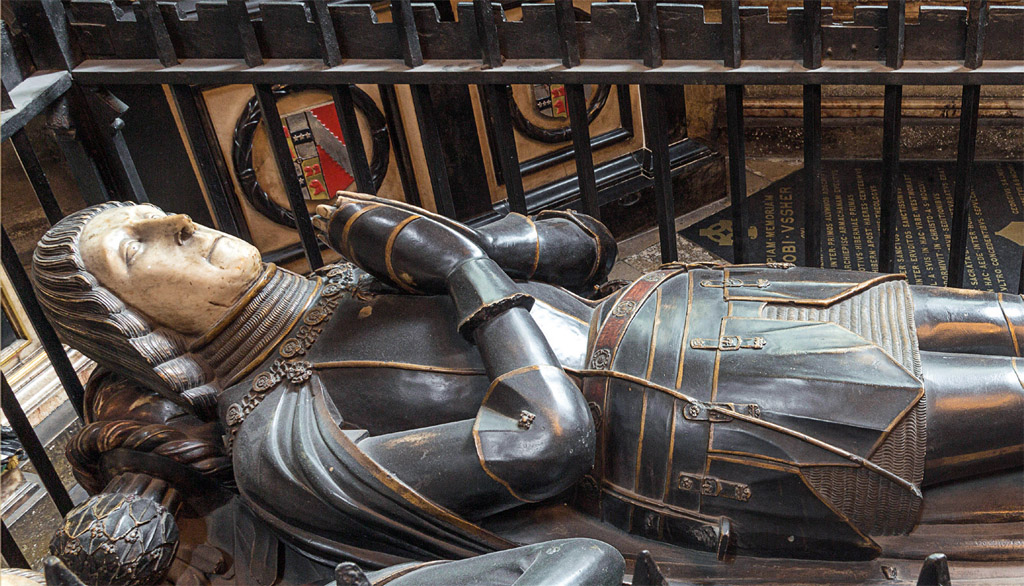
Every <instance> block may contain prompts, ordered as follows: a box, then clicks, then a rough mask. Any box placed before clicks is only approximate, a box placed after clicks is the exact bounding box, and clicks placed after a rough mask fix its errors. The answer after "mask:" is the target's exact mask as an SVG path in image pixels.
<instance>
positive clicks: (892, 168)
mask: <svg viewBox="0 0 1024 586" xmlns="http://www.w3.org/2000/svg"><path fill="white" fill-rule="evenodd" d="M902 105H903V86H901V85H887V86H885V106H884V114H883V118H882V193H881V207H880V209H879V217H878V229H879V236H878V270H879V271H881V272H883V273H892V272H895V271H896V229H897V226H898V225H899V184H900V130H901V128H902V126H903V115H902V111H901V110H902Z"/></svg>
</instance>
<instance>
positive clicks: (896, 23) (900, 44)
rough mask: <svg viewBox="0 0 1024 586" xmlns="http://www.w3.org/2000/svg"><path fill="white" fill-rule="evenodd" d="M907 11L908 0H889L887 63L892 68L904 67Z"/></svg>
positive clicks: (886, 44) (887, 12)
mask: <svg viewBox="0 0 1024 586" xmlns="http://www.w3.org/2000/svg"><path fill="white" fill-rule="evenodd" d="M906 13H907V2H906V0H889V7H888V10H887V11H886V20H887V27H888V30H887V31H886V43H885V65H886V67H890V68H892V69H899V68H900V67H903V54H904V46H905V44H906V24H907V16H906Z"/></svg>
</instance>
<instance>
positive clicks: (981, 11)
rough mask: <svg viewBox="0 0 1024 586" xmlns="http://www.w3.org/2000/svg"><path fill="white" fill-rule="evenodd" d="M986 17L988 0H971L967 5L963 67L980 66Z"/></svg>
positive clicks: (983, 47) (975, 67) (972, 67)
mask: <svg viewBox="0 0 1024 586" xmlns="http://www.w3.org/2000/svg"><path fill="white" fill-rule="evenodd" d="M987 18H988V0H971V1H970V3H969V4H968V7H967V42H966V44H965V46H964V67H966V68H967V69H977V68H979V67H981V62H982V58H983V56H984V55H983V51H984V49H985V21H986V20H987Z"/></svg>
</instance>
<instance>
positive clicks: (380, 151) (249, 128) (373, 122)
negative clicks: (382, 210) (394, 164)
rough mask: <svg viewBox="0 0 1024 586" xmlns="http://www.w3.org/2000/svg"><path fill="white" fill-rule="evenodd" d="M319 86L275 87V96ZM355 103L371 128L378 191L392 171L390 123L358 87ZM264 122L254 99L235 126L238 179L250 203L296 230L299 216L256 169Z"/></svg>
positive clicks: (372, 170) (372, 162)
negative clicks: (269, 189)
mask: <svg viewBox="0 0 1024 586" xmlns="http://www.w3.org/2000/svg"><path fill="white" fill-rule="evenodd" d="M322 89H324V88H320V87H317V86H305V85H304V86H275V87H274V90H273V91H274V95H275V96H277V97H279V98H280V97H281V96H284V95H287V94H289V93H294V92H300V91H306V90H322ZM351 89H352V100H353V102H354V104H355V107H356V109H358V110H359V111H360V112H362V113H363V115H364V116H365V117H366V122H367V124H368V126H369V127H370V139H371V144H372V152H371V153H370V174H371V175H372V177H373V185H374V188H375V189H380V186H381V184H382V183H383V182H384V176H385V175H387V172H388V161H389V159H390V156H389V155H390V153H391V141H390V139H389V138H388V129H387V123H386V121H385V119H384V113H383V112H381V111H380V108H378V107H377V104H376V103H375V102H374V101H373V98H371V97H370V95H369V94H367V93H366V92H364V91H363V90H361V89H359V88H358V87H356V86H351ZM262 120H263V113H262V111H261V110H260V107H259V104H258V103H257V101H256V97H255V96H254V97H253V98H252V99H250V100H249V102H248V103H247V104H246V105H245V108H244V109H243V110H242V114H241V116H239V117H238V122H236V123H235V131H234V134H233V135H232V142H231V161H232V163H233V164H234V167H235V178H236V179H237V180H238V184H239V185H240V186H241V187H242V195H243V196H244V197H245V199H246V201H248V202H249V203H250V204H252V207H254V208H256V211H258V212H259V213H260V214H262V215H263V216H266V217H267V218H269V219H270V220H272V221H274V222H276V223H278V224H281V225H282V226H287V227H289V228H295V227H296V226H295V214H293V213H292V211H291V210H290V209H288V208H286V207H283V206H281V205H279V204H278V203H277V202H275V201H274V200H273V199H271V197H270V195H269V194H268V193H267V192H266V191H264V189H263V187H262V186H261V185H260V182H259V179H258V178H257V177H256V169H255V168H254V167H253V161H252V147H253V140H254V138H255V137H256V129H257V128H258V127H259V125H260V122H261V121H262Z"/></svg>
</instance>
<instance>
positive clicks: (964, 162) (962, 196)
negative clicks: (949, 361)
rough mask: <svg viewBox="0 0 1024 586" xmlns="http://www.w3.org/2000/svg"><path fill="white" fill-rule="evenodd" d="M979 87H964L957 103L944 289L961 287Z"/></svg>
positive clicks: (976, 132) (962, 282)
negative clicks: (951, 219)
mask: <svg viewBox="0 0 1024 586" xmlns="http://www.w3.org/2000/svg"><path fill="white" fill-rule="evenodd" d="M980 99H981V86H979V85H965V86H964V89H963V94H962V97H961V99H960V136H959V139H958V141H957V147H956V183H955V184H954V185H953V221H952V224H951V227H950V230H951V232H952V233H951V235H950V244H949V263H948V265H949V274H948V275H947V278H946V286H947V287H963V286H964V264H965V262H966V257H967V222H968V216H969V211H970V208H971V189H972V183H973V177H972V176H971V173H972V167H973V166H974V147H975V145H976V141H977V138H978V102H979V101H980Z"/></svg>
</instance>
